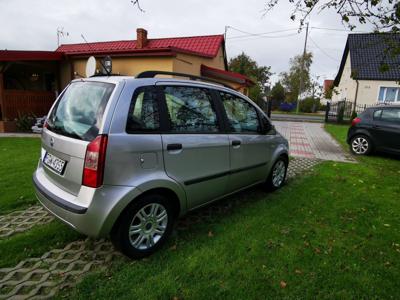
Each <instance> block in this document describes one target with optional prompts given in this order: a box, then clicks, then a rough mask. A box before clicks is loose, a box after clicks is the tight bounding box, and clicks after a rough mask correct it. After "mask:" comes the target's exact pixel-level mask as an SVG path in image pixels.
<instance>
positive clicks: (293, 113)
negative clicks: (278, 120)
mask: <svg viewBox="0 0 400 300" xmlns="http://www.w3.org/2000/svg"><path fill="white" fill-rule="evenodd" d="M271 113H272V114H286V115H299V116H318V117H321V119H323V118H325V114H324V113H318V112H315V113H305V112H299V113H296V111H295V110H294V111H280V110H273V111H272V112H271Z"/></svg>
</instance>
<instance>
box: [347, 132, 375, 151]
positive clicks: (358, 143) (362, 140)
mask: <svg viewBox="0 0 400 300" xmlns="http://www.w3.org/2000/svg"><path fill="white" fill-rule="evenodd" d="M350 150H351V152H353V154H355V155H368V154H370V153H371V151H372V142H371V139H370V138H369V137H367V136H365V135H356V136H354V137H353V138H352V139H351V141H350Z"/></svg>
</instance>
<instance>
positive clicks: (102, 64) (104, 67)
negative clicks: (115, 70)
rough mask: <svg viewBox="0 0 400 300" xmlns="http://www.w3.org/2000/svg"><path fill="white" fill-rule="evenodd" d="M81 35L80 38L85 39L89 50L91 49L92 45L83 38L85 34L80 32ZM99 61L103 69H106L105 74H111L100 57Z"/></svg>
mask: <svg viewBox="0 0 400 300" xmlns="http://www.w3.org/2000/svg"><path fill="white" fill-rule="evenodd" d="M81 37H82V39H83V40H84V41H85V43H86V45H87V46H88V47H89V48H90V50H92V51H93V48H92V46H90V44H89V43H88V41H87V40H86V39H85V36H84V35H83V33H81ZM99 61H100V64H101V66H102V67H103V69H104V71H106V73H107V76H111V73H110V72H109V71H108V70H107V68H106V66H105V65H104V63H103V61H102V60H101V59H100V60H99Z"/></svg>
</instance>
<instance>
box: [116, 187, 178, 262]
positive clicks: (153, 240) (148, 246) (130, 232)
mask: <svg viewBox="0 0 400 300" xmlns="http://www.w3.org/2000/svg"><path fill="white" fill-rule="evenodd" d="M173 222H174V211H173V208H172V206H171V204H170V203H169V202H168V199H166V198H165V197H164V196H162V195H156V194H155V195H147V196H144V197H143V198H141V199H140V200H139V201H138V202H136V203H135V204H133V205H132V206H130V207H128V209H127V210H125V211H124V213H123V214H122V215H121V218H120V220H119V222H118V224H117V225H116V228H114V230H113V232H112V233H111V241H112V242H113V244H114V246H115V247H116V248H117V249H119V250H120V251H121V252H122V253H124V254H125V255H127V256H128V257H130V258H134V259H139V258H143V257H146V256H149V255H151V254H152V253H154V252H155V251H156V250H158V249H159V248H160V247H161V246H162V245H163V244H164V243H165V241H166V240H167V238H168V236H169V235H170V234H171V231H172V227H173Z"/></svg>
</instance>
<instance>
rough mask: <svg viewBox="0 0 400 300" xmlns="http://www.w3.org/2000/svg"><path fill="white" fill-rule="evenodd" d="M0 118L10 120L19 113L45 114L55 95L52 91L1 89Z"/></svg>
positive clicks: (39, 115)
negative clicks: (0, 111) (0, 106)
mask: <svg viewBox="0 0 400 300" xmlns="http://www.w3.org/2000/svg"><path fill="white" fill-rule="evenodd" d="M3 97H4V99H3V107H2V108H1V110H2V119H3V120H9V121H12V120H14V119H16V118H18V116H19V115H26V114H34V115H35V116H38V117H41V116H44V115H47V113H48V112H49V109H50V107H51V105H52V104H53V102H54V100H55V99H56V96H55V94H54V92H44V91H20V90H3Z"/></svg>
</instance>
